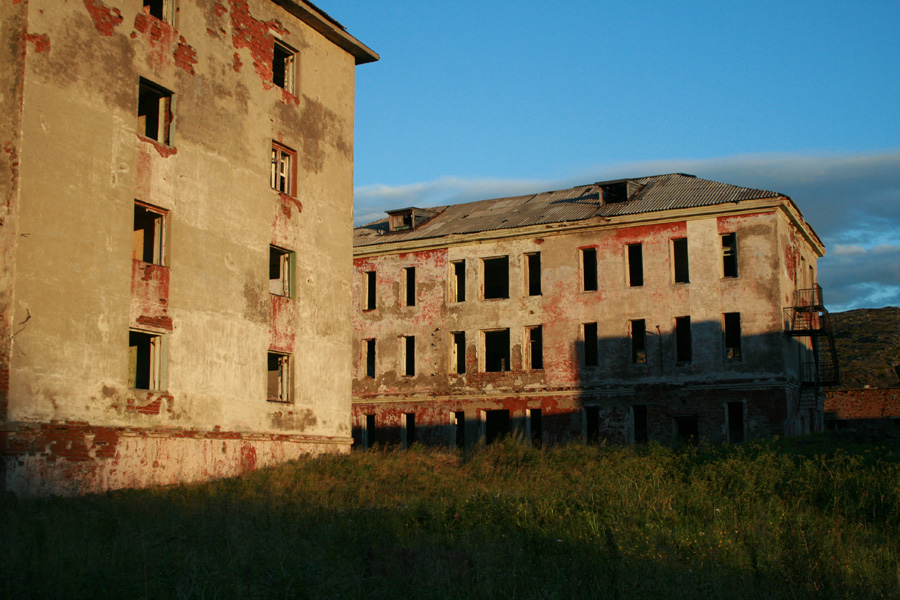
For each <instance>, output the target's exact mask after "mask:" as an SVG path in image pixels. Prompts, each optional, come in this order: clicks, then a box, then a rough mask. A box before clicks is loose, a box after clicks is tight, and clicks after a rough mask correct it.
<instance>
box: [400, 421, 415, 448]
mask: <svg viewBox="0 0 900 600" xmlns="http://www.w3.org/2000/svg"><path fill="white" fill-rule="evenodd" d="M415 443H416V415H415V413H405V414H404V415H403V447H404V448H409V447H410V446H412V445H413V444H415Z"/></svg>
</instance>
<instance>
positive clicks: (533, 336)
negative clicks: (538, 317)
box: [525, 325, 544, 369]
mask: <svg viewBox="0 0 900 600" xmlns="http://www.w3.org/2000/svg"><path fill="white" fill-rule="evenodd" d="M525 332H526V338H527V344H526V356H525V364H526V365H528V368H529V369H543V368H544V331H543V327H542V326H540V325H536V326H534V327H526V328H525Z"/></svg>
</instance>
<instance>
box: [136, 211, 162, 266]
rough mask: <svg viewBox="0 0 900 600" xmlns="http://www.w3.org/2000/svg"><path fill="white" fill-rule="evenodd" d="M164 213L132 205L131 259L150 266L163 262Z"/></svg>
mask: <svg viewBox="0 0 900 600" xmlns="http://www.w3.org/2000/svg"><path fill="white" fill-rule="evenodd" d="M165 226H166V211H164V210H162V209H161V208H150V207H149V206H147V205H145V204H140V203H138V202H135V204H134V248H133V250H132V258H134V260H140V261H143V262H145V263H150V264H152V265H162V264H164V262H165V254H164V248H165Z"/></svg>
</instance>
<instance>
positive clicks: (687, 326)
mask: <svg viewBox="0 0 900 600" xmlns="http://www.w3.org/2000/svg"><path fill="white" fill-rule="evenodd" d="M691 360H693V346H692V340H691V318H690V317H675V361H676V362H680V363H689V362H691Z"/></svg>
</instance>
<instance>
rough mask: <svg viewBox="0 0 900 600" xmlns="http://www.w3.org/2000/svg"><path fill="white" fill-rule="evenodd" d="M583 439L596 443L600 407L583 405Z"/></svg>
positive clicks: (597, 440)
mask: <svg viewBox="0 0 900 600" xmlns="http://www.w3.org/2000/svg"><path fill="white" fill-rule="evenodd" d="M584 441H585V442H587V443H588V444H596V443H597V442H599V441H600V407H599V406H592V405H589V406H585V407H584Z"/></svg>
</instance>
